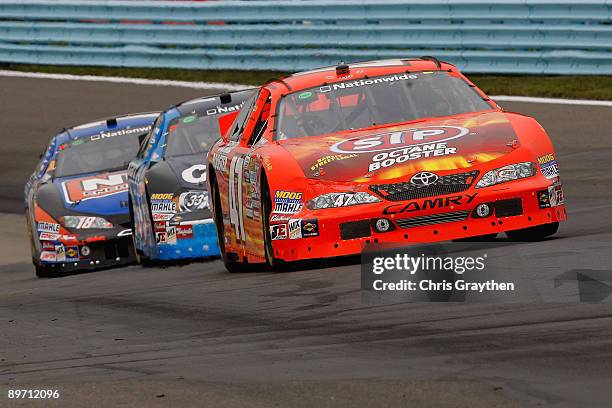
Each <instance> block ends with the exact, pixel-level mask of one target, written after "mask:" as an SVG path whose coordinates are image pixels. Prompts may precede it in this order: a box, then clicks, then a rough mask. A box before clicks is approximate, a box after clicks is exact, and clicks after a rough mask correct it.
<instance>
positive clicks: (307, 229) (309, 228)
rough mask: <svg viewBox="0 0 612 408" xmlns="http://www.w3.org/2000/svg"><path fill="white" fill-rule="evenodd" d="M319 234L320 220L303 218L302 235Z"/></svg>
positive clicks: (314, 235) (312, 235) (304, 236)
mask: <svg viewBox="0 0 612 408" xmlns="http://www.w3.org/2000/svg"><path fill="white" fill-rule="evenodd" d="M318 236H319V221H318V220H302V237H303V238H308V237H318Z"/></svg>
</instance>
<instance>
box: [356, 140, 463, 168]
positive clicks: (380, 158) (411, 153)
mask: <svg viewBox="0 0 612 408" xmlns="http://www.w3.org/2000/svg"><path fill="white" fill-rule="evenodd" d="M455 153H457V148H455V147H448V146H447V145H446V143H444V142H441V143H430V144H425V145H418V146H407V147H404V148H403V149H398V150H393V151H391V152H380V153H378V154H376V155H374V157H373V158H372V161H373V162H372V163H371V164H370V167H369V169H368V170H369V171H376V170H378V169H381V168H384V167H390V166H393V165H394V164H401V163H404V162H407V161H408V160H417V159H422V158H428V157H435V156H446V155H449V154H455Z"/></svg>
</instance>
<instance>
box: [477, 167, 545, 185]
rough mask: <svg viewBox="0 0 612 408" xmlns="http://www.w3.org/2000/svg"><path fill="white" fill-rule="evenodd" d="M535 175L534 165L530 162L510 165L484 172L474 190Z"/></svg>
mask: <svg viewBox="0 0 612 408" xmlns="http://www.w3.org/2000/svg"><path fill="white" fill-rule="evenodd" d="M535 174H536V165H535V163H532V162H523V163H515V164H510V165H507V166H504V167H499V168H497V169H493V170H490V171H488V172H486V173H485V174H484V175H483V176H482V177H481V178H480V180H479V181H478V183H477V184H476V188H483V187H489V186H494V185H496V184H500V183H506V182H508V181H513V180H519V179H523V178H527V177H531V176H534V175H535Z"/></svg>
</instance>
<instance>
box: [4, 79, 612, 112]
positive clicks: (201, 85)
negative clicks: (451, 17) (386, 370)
mask: <svg viewBox="0 0 612 408" xmlns="http://www.w3.org/2000/svg"><path fill="white" fill-rule="evenodd" d="M0 76H5V77H18V78H42V79H59V80H64V81H93V82H112V83H117V84H136V85H153V86H177V87H182V88H191V89H211V88H212V89H224V90H227V91H239V90H241V89H247V88H252V87H254V85H240V84H227V83H223V82H189V81H171V80H165V79H145V78H125V77H108V76H97V75H68V74H48V73H42V72H21V71H8V70H0ZM491 99H493V100H494V101H508V102H530V103H545V104H557V105H584V106H610V107H612V101H597V100H590V99H557V98H534V97H530V96H508V95H496V96H491Z"/></svg>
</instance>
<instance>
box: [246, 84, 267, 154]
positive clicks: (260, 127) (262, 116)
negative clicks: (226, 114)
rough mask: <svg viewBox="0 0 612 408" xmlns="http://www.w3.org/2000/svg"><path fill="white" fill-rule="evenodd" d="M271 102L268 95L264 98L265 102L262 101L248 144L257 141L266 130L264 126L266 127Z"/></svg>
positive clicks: (250, 144)
mask: <svg viewBox="0 0 612 408" xmlns="http://www.w3.org/2000/svg"><path fill="white" fill-rule="evenodd" d="M271 102H272V99H271V97H270V96H268V99H266V102H265V103H264V105H263V107H262V109H261V112H260V113H259V117H258V118H257V121H256V122H255V127H254V128H253V133H251V137H250V138H249V142H248V145H249V146H252V145H254V144H255V143H257V142H258V141H259V139H261V136H262V135H263V134H264V132H265V131H266V128H267V127H268V119H269V118H270V104H271Z"/></svg>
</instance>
